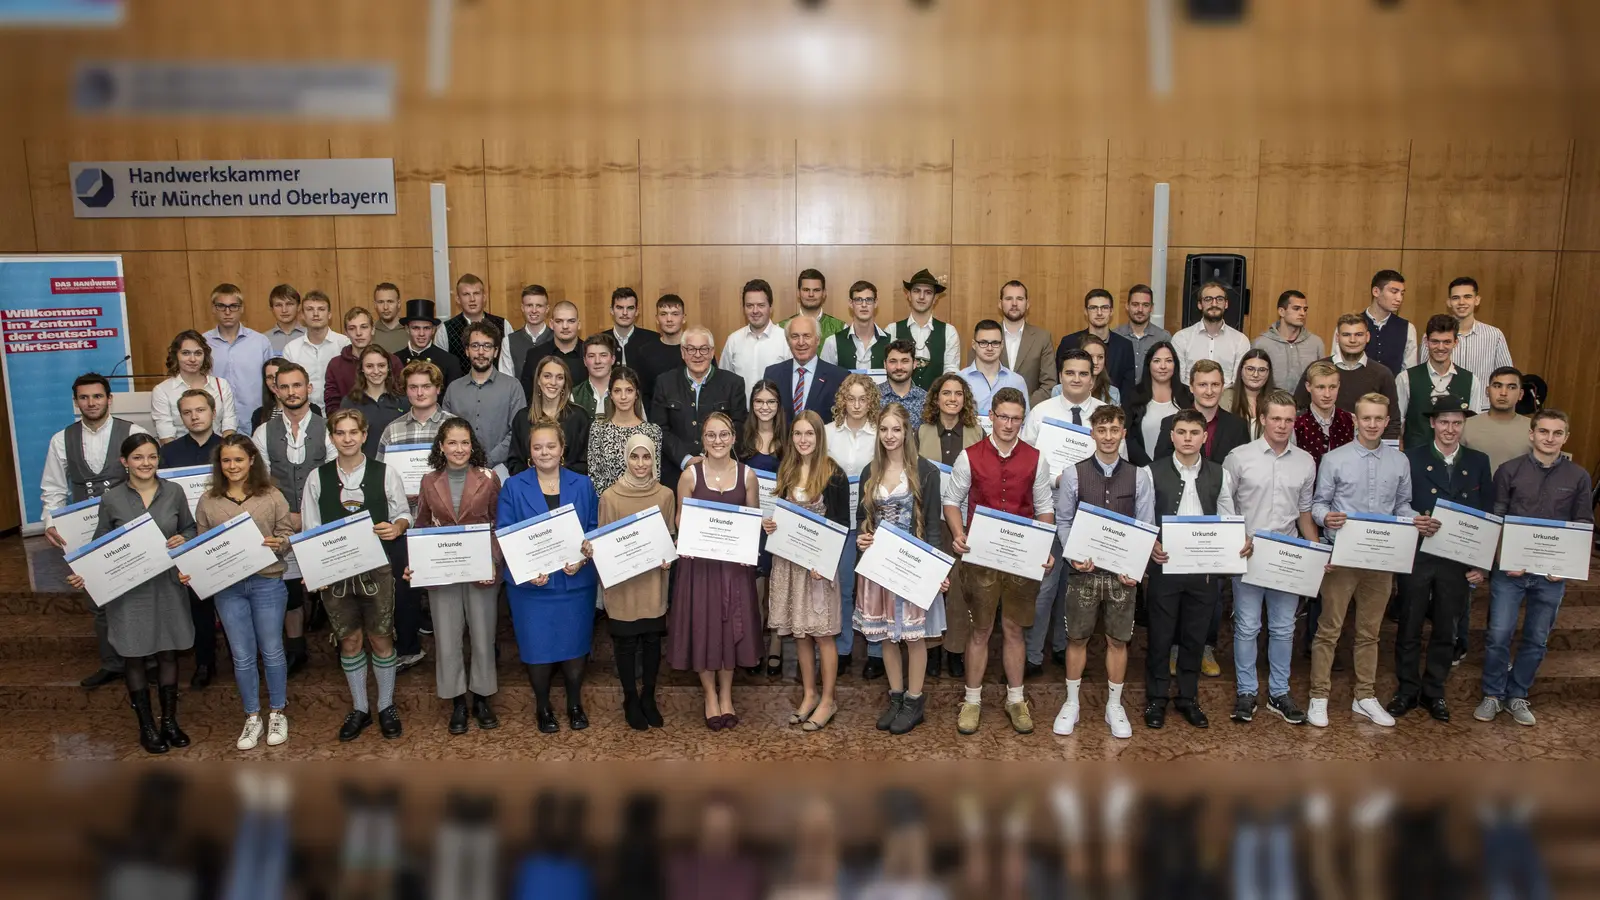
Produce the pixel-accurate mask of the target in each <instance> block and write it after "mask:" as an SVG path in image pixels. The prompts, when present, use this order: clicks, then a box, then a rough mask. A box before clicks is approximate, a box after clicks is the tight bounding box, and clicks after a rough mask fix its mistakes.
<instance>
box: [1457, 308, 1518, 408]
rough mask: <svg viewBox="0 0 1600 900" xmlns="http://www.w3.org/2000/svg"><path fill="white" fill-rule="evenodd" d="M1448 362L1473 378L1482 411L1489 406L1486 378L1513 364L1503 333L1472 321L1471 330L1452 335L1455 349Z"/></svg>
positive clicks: (1509, 348)
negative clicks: (1454, 337)
mask: <svg viewBox="0 0 1600 900" xmlns="http://www.w3.org/2000/svg"><path fill="white" fill-rule="evenodd" d="M1450 361H1451V362H1453V363H1455V364H1456V365H1458V366H1460V367H1461V368H1463V369H1466V370H1467V371H1468V372H1471V373H1472V374H1473V375H1475V376H1477V382H1478V384H1479V385H1480V387H1479V388H1478V393H1479V394H1480V395H1481V396H1482V398H1483V400H1482V402H1483V408H1485V409H1487V408H1488V406H1489V378H1490V376H1492V375H1493V374H1494V370H1495V369H1498V368H1500V367H1501V366H1512V365H1516V363H1513V362H1512V361H1511V346H1510V345H1509V344H1507V343H1506V335H1505V332H1503V331H1501V330H1500V329H1498V328H1496V327H1494V326H1493V325H1485V324H1484V323H1482V322H1473V323H1472V328H1470V329H1468V330H1467V331H1463V332H1460V333H1459V334H1457V335H1456V349H1455V352H1453V353H1451V354H1450Z"/></svg>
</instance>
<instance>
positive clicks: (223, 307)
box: [211, 303, 244, 312]
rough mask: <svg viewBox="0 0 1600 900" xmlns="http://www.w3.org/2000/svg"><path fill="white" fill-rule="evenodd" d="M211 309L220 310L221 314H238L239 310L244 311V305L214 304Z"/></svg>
mask: <svg viewBox="0 0 1600 900" xmlns="http://www.w3.org/2000/svg"><path fill="white" fill-rule="evenodd" d="M211 308H212V309H215V310H218V311H220V312H238V311H239V310H241V309H244V304H242V303H213V304H211Z"/></svg>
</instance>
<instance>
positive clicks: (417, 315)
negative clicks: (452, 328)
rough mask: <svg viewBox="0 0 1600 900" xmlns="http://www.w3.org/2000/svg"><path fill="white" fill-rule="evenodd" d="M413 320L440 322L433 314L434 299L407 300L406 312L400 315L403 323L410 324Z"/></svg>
mask: <svg viewBox="0 0 1600 900" xmlns="http://www.w3.org/2000/svg"><path fill="white" fill-rule="evenodd" d="M412 322H432V323H433V324H434V325H438V324H439V319H438V317H437V316H435V315H434V314H433V301H432V300H407V301H406V314H405V315H403V316H401V317H400V324H401V325H410V324H411V323H412Z"/></svg>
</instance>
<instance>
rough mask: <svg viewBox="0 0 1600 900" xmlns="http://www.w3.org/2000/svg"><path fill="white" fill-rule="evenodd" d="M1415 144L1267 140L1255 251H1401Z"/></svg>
mask: <svg viewBox="0 0 1600 900" xmlns="http://www.w3.org/2000/svg"><path fill="white" fill-rule="evenodd" d="M1410 153H1411V145H1410V142H1409V141H1385V142H1371V143H1366V142H1356V141H1316V142H1300V141H1294V142H1290V141H1271V140H1268V141H1263V142H1262V144H1261V180H1260V188H1259V190H1258V195H1257V201H1256V209H1257V212H1256V244H1257V245H1259V246H1263V247H1398V246H1400V242H1401V238H1402V235H1403V232H1404V230H1405V215H1406V175H1407V171H1408V165H1409V159H1410Z"/></svg>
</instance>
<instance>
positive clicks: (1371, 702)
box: [1350, 697, 1394, 728]
mask: <svg viewBox="0 0 1600 900" xmlns="http://www.w3.org/2000/svg"><path fill="white" fill-rule="evenodd" d="M1350 711H1351V712H1353V713H1355V714H1356V715H1358V716H1366V717H1367V718H1369V719H1371V720H1372V724H1374V725H1382V726H1383V727H1385V728H1393V727H1394V716H1391V715H1389V711H1388V710H1386V709H1384V708H1383V704H1382V703H1379V702H1378V698H1377V697H1368V698H1366V699H1365V700H1357V701H1355V702H1354V703H1351V704H1350Z"/></svg>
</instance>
